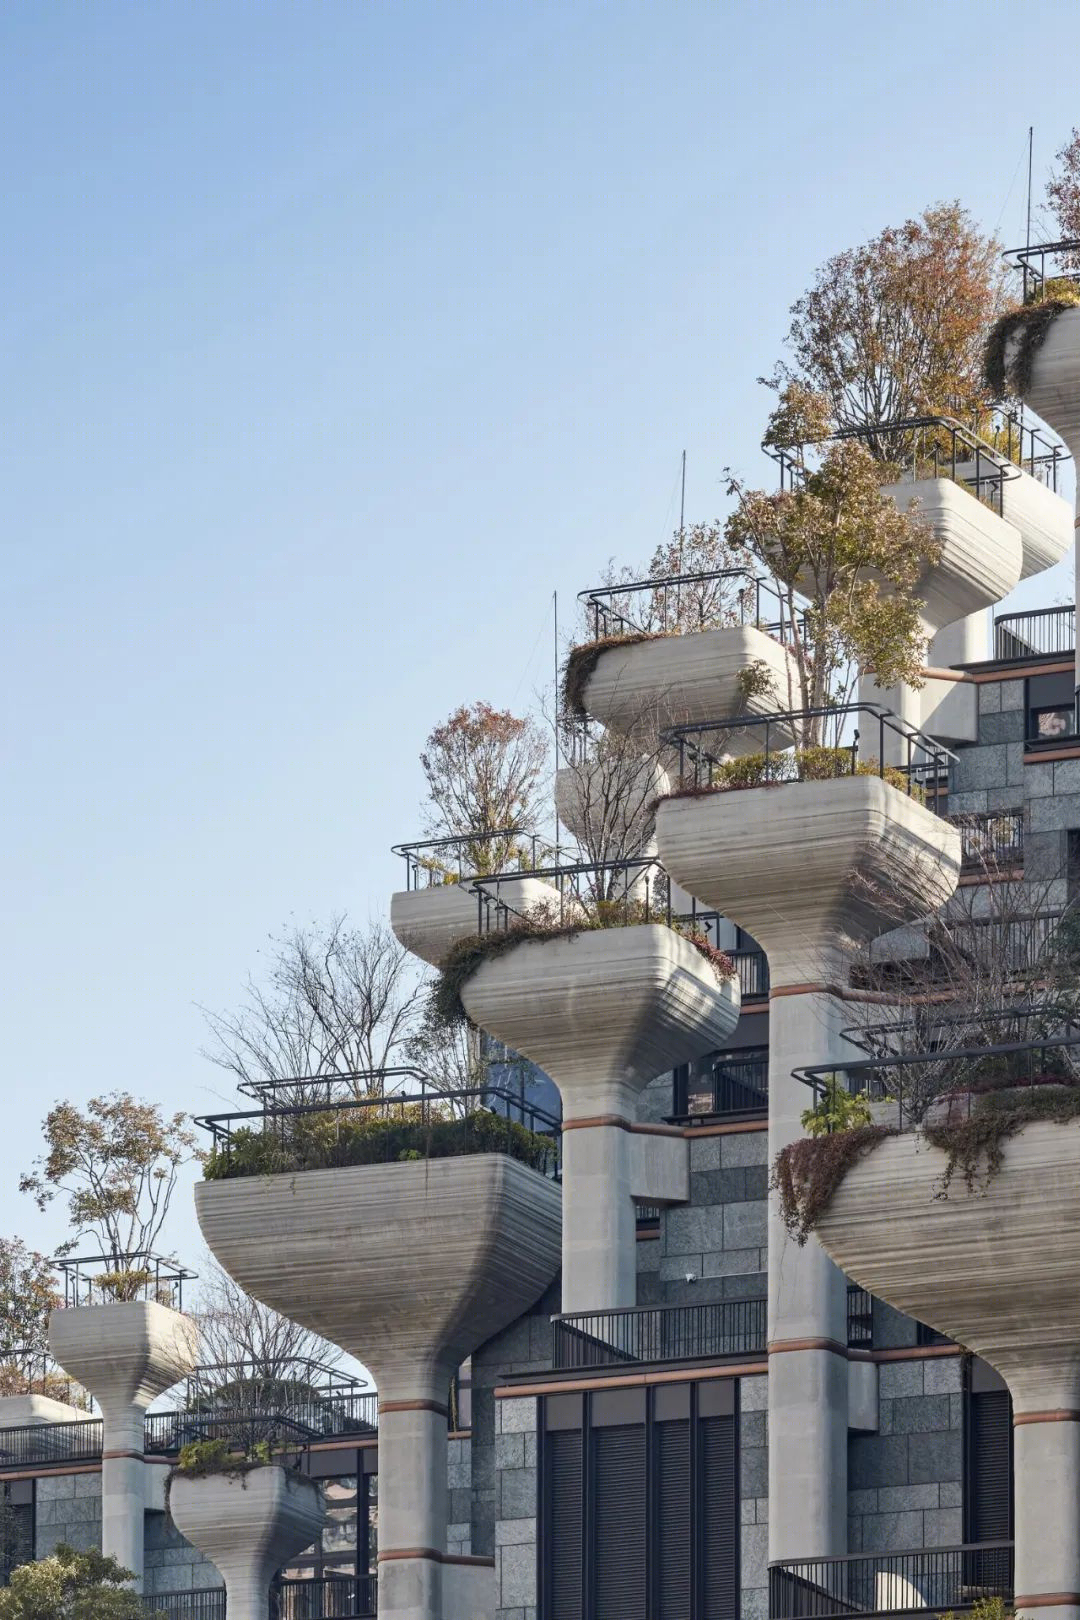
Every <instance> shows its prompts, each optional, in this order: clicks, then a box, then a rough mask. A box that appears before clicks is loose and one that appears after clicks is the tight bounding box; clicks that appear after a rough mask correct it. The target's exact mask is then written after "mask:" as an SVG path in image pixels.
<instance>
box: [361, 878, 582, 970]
mask: <svg viewBox="0 0 1080 1620" xmlns="http://www.w3.org/2000/svg"><path fill="white" fill-rule="evenodd" d="M469 881H470V880H469V879H466V880H465V882H464V883H439V884H434V885H433V886H432V887H431V888H430V889H403V890H400V891H399V892H398V893H397V894H394V895H391V897H390V926H391V928H392V929H393V930H394V933H395V935H396V936H397V938H398V939H399V940H400V942H401V944H402V945H404V947H405V949H406V950H407V951H411V952H412V954H413V955H414V956H418V957H419V958H420V960H421V961H422V962H427V963H429V964H430V966H432V967H438V966H439V963H440V962H441V961H442V960H443V958H444V956H445V955H446V953H447V951H448V950H449V949H450V947H451V946H452V945H456V944H457V942H458V940H459V939H468V938H470V936H471V935H473V934H477V933H479V932H480V902H479V900H478V898H477V896H476V895H475V894H473V893H471V892H470V890H469ZM499 898H500V899H501V900H505V902H506V904H507V905H508V906H509V907H510V908H511V909H512V910H513V911H519V912H529V911H533V910H535V909H537V908H539V907H547V908H552V909H553V911H554V914H555V915H556V916H557V915H558V910H559V891H558V890H557V889H555V888H553V887H552V885H551V884H550V883H542V882H540V881H539V879H537V878H532V877H508V878H501V879H500V880H499Z"/></svg>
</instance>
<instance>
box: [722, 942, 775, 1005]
mask: <svg viewBox="0 0 1080 1620" xmlns="http://www.w3.org/2000/svg"><path fill="white" fill-rule="evenodd" d="M727 954H728V956H730V957H731V960H732V961H733V962H734V964H735V972H736V973H737V974H738V976H739V986H740V988H741V990H742V997H743V1000H744V1001H754V1000H758V999H760V998H761V997H763V996H767V995H768V994H769V959H768V957H767V956H766V955H765V952H764V951H761V950H754V951H728V952H727Z"/></svg>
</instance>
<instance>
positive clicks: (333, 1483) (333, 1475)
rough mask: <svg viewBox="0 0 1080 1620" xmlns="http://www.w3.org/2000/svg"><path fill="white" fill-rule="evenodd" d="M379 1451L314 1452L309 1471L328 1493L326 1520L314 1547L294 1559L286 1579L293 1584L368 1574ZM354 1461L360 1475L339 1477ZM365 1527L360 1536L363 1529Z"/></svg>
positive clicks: (373, 1547)
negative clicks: (302, 1581)
mask: <svg viewBox="0 0 1080 1620" xmlns="http://www.w3.org/2000/svg"><path fill="white" fill-rule="evenodd" d="M377 1459H378V1452H377V1451H376V1450H374V1448H367V1449H365V1450H363V1451H361V1452H359V1453H357V1452H356V1451H340V1452H335V1451H327V1452H314V1453H312V1455H311V1458H310V1462H309V1467H310V1471H311V1472H312V1473H313V1474H316V1475H317V1476H318V1477H319V1478H321V1479H322V1481H323V1484H324V1486H325V1489H326V1521H325V1523H324V1525H323V1528H322V1534H321V1535H320V1537H319V1540H318V1541H317V1542H316V1543H315V1544H314V1546H311V1547H307V1548H305V1550H304V1551H303V1552H302V1553H299V1554H297V1556H296V1557H295V1558H293V1559H292V1560H291V1561H290V1563H289V1565H288V1567H287V1568H285V1569H283V1570H282V1572H281V1573H282V1575H283V1576H285V1577H286V1578H287V1579H289V1580H303V1579H307V1578H310V1577H321V1576H332V1575H346V1576H357V1575H367V1574H368V1573H370V1572H373V1571H374V1569H375V1564H376V1558H377V1545H376V1526H377V1520H378V1475H377V1474H375V1473H374V1472H368V1471H365V1469H373V1468H374V1467H375V1465H376V1463H377ZM349 1462H351V1463H352V1464H353V1466H354V1467H357V1465H358V1467H357V1471H356V1472H354V1473H349V1474H345V1473H339V1472H338V1470H339V1469H340V1468H342V1467H345V1466H347V1464H348V1463H349ZM361 1525H362V1526H363V1527H364V1530H363V1534H360V1533H359V1532H360V1526H361Z"/></svg>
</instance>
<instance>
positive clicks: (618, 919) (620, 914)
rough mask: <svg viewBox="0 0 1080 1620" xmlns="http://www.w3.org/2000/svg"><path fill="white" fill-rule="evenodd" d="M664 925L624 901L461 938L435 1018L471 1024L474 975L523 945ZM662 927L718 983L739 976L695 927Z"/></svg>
mask: <svg viewBox="0 0 1080 1620" xmlns="http://www.w3.org/2000/svg"><path fill="white" fill-rule="evenodd" d="M639 910H640V915H639V914H638V912H639ZM660 921H661V919H660V918H658V917H648V916H646V915H645V908H644V907H640V908H636V907H634V906H633V904H632V903H631V904H630V905H627V904H625V903H624V902H621V901H607V902H601V904H600V905H599V906H598V908H597V911H596V913H595V914H593V915H591V916H587V917H577V918H575V919H574V921H573V922H568V923H552V922H549V921H547V920H546V919H544V918H543V917H538V918H537V917H533V918H530V917H522V918H521V919H520V920H519V921H518V922H517V923H515V925H514V926H513V927H512V928H507V929H504V930H501V931H499V932H492V933H487V934H472V935H470V936H469V937H468V938H467V939H459V940H458V941H457V942H456V944H454V945H452V946H451V947H450V949H449V951H447V953H446V955H445V956H444V957H443V960H442V962H441V963H440V966H439V977H438V980H437V981H436V984H435V989H434V991H433V994H432V1005H433V1007H434V1011H435V1016H436V1017H437V1018H438V1019H439V1020H440V1021H441V1022H443V1023H445V1024H459V1023H468V1022H469V1015H468V1013H467V1012H466V1011H465V1004H464V1002H463V1001H462V999H461V992H462V990H463V988H464V987H465V985H466V984H467V983H468V982H469V980H470V979H471V978H472V976H473V974H474V973H475V972H476V971H477V969H478V968H480V967H481V966H482V965H483V963H484V962H490V961H492V960H493V959H494V958H495V957H499V956H505V954H506V953H507V951H513V950H517V949H518V947H519V946H525V945H526V944H528V943H529V941H531V940H545V939H576V937H577V936H578V934H588V933H595V932H596V931H597V930H598V929H601V928H624V927H627V926H633V925H637V924H642V923H647V922H660ZM663 926H665V927H670V928H671V930H672V932H673V933H676V934H679V935H680V936H681V937H682V938H683V939H685V940H686V942H687V944H689V945H692V946H693V947H694V949H695V950H696V951H698V952H699V953H700V955H702V956H703V957H704V958H705V960H706V961H707V962H708V963H709V965H710V967H711V968H712V970H713V972H714V974H715V975H716V980H717V983H718V984H724V983H726V982H727V981H728V980H729V979H733V978H734V977H735V964H734V962H733V961H732V960H731V957H730V956H728V955H727V953H726V952H725V951H719V950H717V949H716V947H715V945H710V943H709V941H708V940H707V939H705V938H704V937H703V936H702V935H701V934H700V933H698V932H696V931H695V930H694V929H693V928H692V927H684V926H682V925H680V924H679V923H678V922H672V923H667V922H666V921H665V922H664V923H663Z"/></svg>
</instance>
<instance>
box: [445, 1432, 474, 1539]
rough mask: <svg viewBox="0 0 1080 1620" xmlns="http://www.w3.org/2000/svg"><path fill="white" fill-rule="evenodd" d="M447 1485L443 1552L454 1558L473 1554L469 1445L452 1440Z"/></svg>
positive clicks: (470, 1447)
mask: <svg viewBox="0 0 1080 1620" xmlns="http://www.w3.org/2000/svg"><path fill="white" fill-rule="evenodd" d="M446 1484H447V1489H448V1491H449V1496H450V1509H449V1511H450V1522H449V1524H448V1525H447V1527H446V1550H447V1552H448V1553H453V1554H455V1555H456V1556H463V1555H464V1556H468V1555H469V1554H470V1553H471V1552H472V1443H471V1440H468V1439H463V1440H451V1441H450V1442H449V1446H448V1454H447V1463H446Z"/></svg>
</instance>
